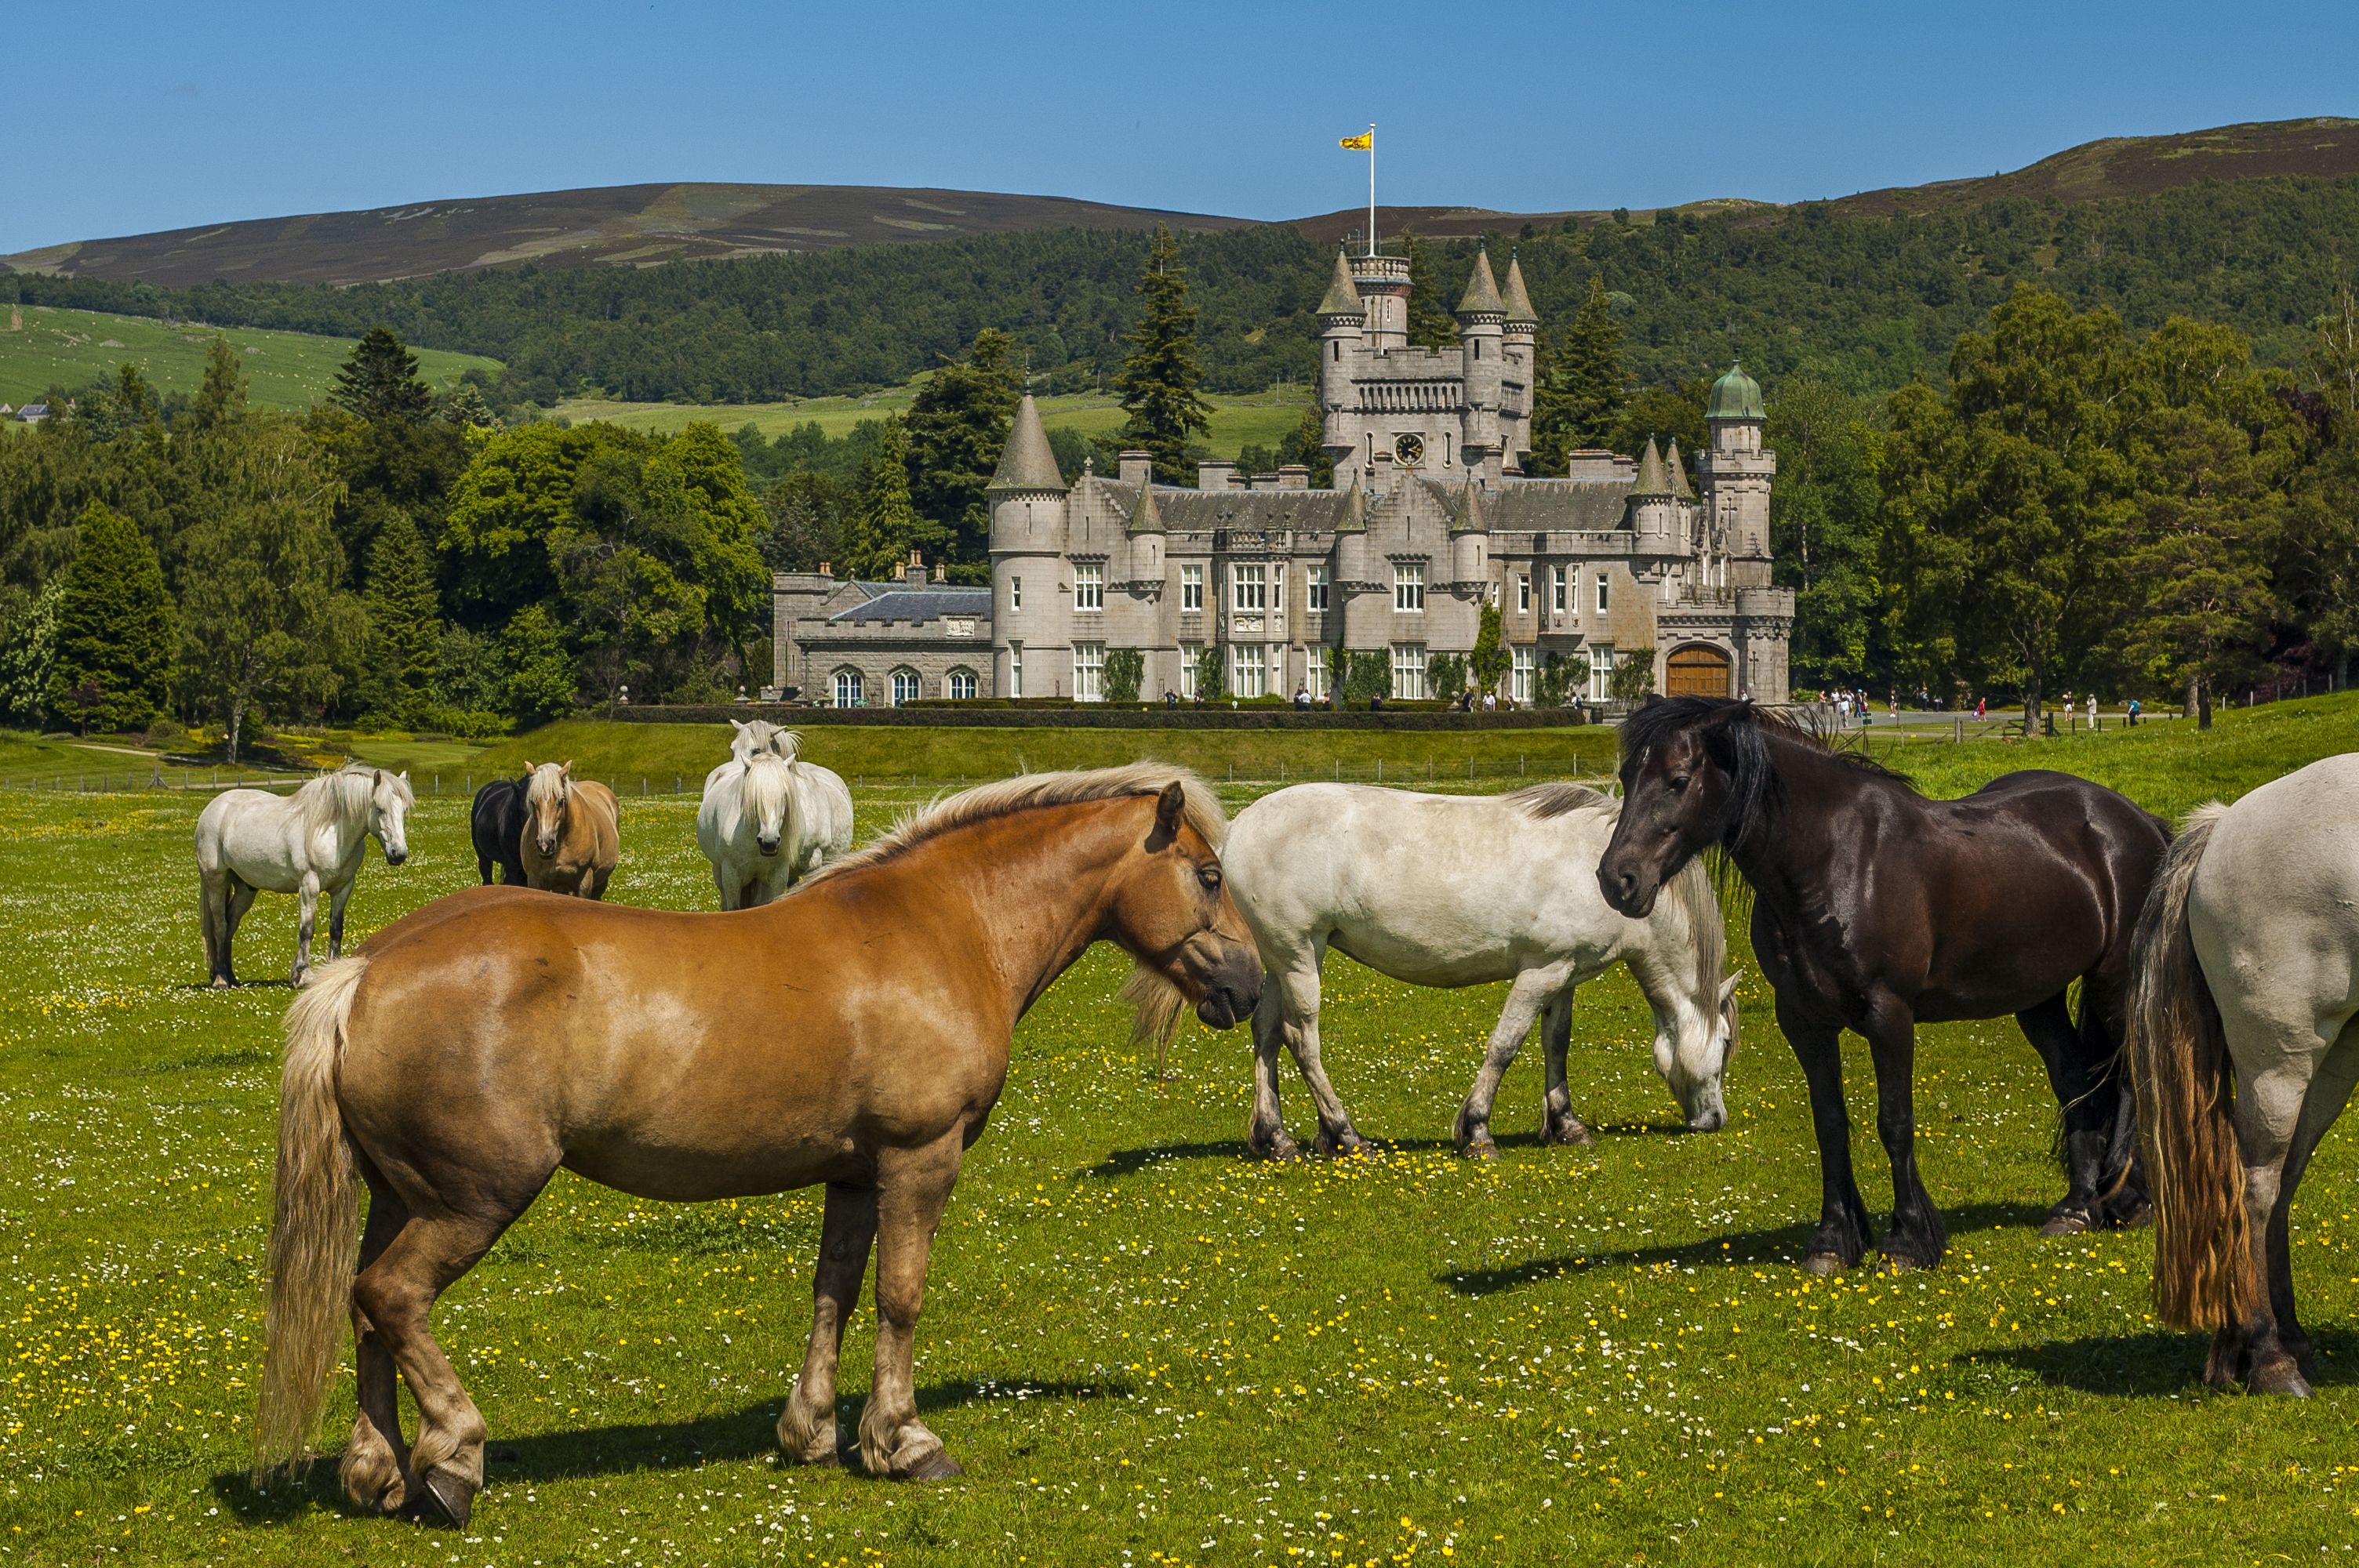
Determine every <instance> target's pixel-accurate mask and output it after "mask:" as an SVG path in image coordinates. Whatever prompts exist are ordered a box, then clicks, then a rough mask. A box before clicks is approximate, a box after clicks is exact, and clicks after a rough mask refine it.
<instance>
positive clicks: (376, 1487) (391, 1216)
mask: <svg viewBox="0 0 2359 1568" xmlns="http://www.w3.org/2000/svg"><path fill="white" fill-rule="evenodd" d="M362 1175H363V1177H364V1179H365V1180H366V1181H367V1183H368V1190H369V1211H368V1224H367V1225H366V1226H365V1227H364V1228H363V1229H362V1232H361V1254H360V1266H359V1269H358V1270H357V1271H355V1275H354V1277H355V1278H357V1277H358V1275H359V1274H363V1273H366V1272H367V1271H368V1270H369V1269H370V1267H371V1266H372V1265H374V1264H375V1262H376V1260H378V1259H379V1258H381V1257H383V1256H384V1255H385V1249H386V1248H387V1247H388V1246H390V1245H392V1243H393V1238H395V1237H396V1236H398V1235H399V1234H400V1233H401V1229H402V1227H404V1226H406V1225H408V1223H409V1214H408V1210H406V1209H404V1208H403V1207H402V1206H401V1204H400V1202H399V1200H398V1199H397V1198H395V1197H394V1195H393V1194H392V1192H391V1191H390V1190H389V1189H388V1188H387V1187H386V1184H384V1182H383V1181H382V1180H380V1179H379V1178H378V1177H377V1175H376V1174H375V1172H374V1171H372V1170H370V1169H368V1168H367V1165H366V1163H365V1162H364V1163H363V1169H362ZM352 1317H353V1353H354V1357H355V1359H356V1361H357V1363H358V1368H357V1369H358V1374H359V1376H358V1379H357V1380H358V1383H359V1395H360V1399H359V1409H358V1410H356V1411H354V1412H353V1436H352V1441H351V1442H349V1443H347V1444H344V1459H343V1463H342V1465H341V1466H339V1468H338V1475H339V1476H341V1477H342V1481H343V1483H344V1490H345V1492H347V1493H348V1494H350V1496H351V1498H352V1499H353V1501H354V1502H356V1503H358V1504H360V1506H361V1507H363V1508H364V1509H374V1510H375V1511H376V1512H378V1513H387V1514H389V1513H397V1512H399V1511H400V1509H401V1506H402V1504H403V1503H404V1502H405V1501H407V1500H408V1487H406V1486H405V1485H404V1484H403V1480H402V1477H403V1476H404V1474H405V1473H406V1472H407V1471H408V1466H409V1456H408V1450H407V1448H406V1446H405V1445H404V1444H403V1443H402V1440H401V1396H400V1392H399V1390H398V1389H397V1386H396V1384H395V1380H394V1379H395V1375H396V1374H395V1368H394V1363H393V1353H392V1352H391V1351H389V1350H387V1349H386V1346H385V1341H384V1339H383V1338H382V1337H381V1336H379V1335H378V1334H377V1332H376V1328H375V1325H374V1324H372V1323H371V1322H370V1321H369V1315H368V1314H367V1313H365V1312H364V1311H362V1310H361V1306H360V1303H359V1300H358V1298H355V1299H354V1300H353V1304H352Z"/></svg>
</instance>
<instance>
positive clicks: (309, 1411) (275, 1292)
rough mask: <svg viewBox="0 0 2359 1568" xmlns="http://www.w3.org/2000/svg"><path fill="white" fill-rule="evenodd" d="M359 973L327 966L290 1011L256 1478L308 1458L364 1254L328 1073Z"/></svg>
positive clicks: (362, 965) (359, 964)
mask: <svg viewBox="0 0 2359 1568" xmlns="http://www.w3.org/2000/svg"><path fill="white" fill-rule="evenodd" d="M367 970H368V959H367V958H365V957H359V956H355V957H349V958H339V959H337V960H336V961H335V962H333V963H332V964H328V965H324V966H322V967H321V968H318V969H315V970H313V971H312V980H311V985H310V989H307V990H305V991H304V992H303V994H302V995H301V996H299V997H297V998H296V999H295V1005H294V1006H292V1007H290V1008H288V1010H287V1025H286V1027H287V1054H286V1057H285V1059H284V1061H283V1063H282V1064H281V1065H280V1067H279V1072H278V1171H277V1201H276V1206H275V1212H274V1214H273V1216H272V1219H271V1226H270V1247H269V1252H268V1258H267V1274H268V1279H269V1296H268V1299H267V1301H266V1303H265V1305H264V1310H263V1360H262V1391H261V1398H260V1404H259V1408H258V1409H257V1410H256V1411H255V1422H254V1474H255V1477H256V1478H257V1479H258V1478H259V1477H260V1476H262V1475H263V1474H264V1473H266V1471H268V1470H269V1469H270V1468H271V1467H273V1466H274V1465H290V1466H291V1465H294V1464H296V1463H297V1462H298V1461H299V1460H300V1459H302V1458H303V1457H304V1456H305V1454H307V1453H308V1452H309V1450H310V1444H311V1436H312V1433H313V1432H314V1430H315V1429H316V1428H317V1427H318V1425H319V1421H320V1411H321V1409H322V1407H324V1406H325V1405H326V1403H327V1397H328V1379H329V1376H330V1374H331V1373H332V1372H333V1371H334V1369H335V1357H336V1353H337V1352H338V1351H339V1350H341V1349H342V1346H343V1328H344V1319H345V1315H346V1314H347V1313H348V1311H349V1310H350V1304H351V1301H352V1292H353V1268H354V1266H355V1264H356V1263H357V1262H358V1261H359V1254H360V1195H359V1193H358V1191H357V1190H356V1188H355V1186H354V1184H353V1157H352V1151H351V1148H350V1146H349V1145H348V1144H347V1142H346V1141H345V1137H344V1125H343V1113H342V1110H340V1109H339V1108H338V1107H337V1104H336V1075H337V1071H338V1069H339V1067H340V1066H341V1065H342V1060H343V1054H344V1035H345V1025H346V1021H347V1020H349V1019H350V1017H351V1016H352V1011H353V992H354V991H355V990H357V989H359V988H360V983H361V977H362V976H363V975H364V974H365V973H366V972H367Z"/></svg>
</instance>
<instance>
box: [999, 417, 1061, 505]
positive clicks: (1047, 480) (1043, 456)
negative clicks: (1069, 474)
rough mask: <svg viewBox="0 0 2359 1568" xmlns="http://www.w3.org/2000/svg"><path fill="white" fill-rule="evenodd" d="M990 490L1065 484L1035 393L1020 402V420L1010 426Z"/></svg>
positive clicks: (1018, 418)
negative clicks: (1005, 445)
mask: <svg viewBox="0 0 2359 1568" xmlns="http://www.w3.org/2000/svg"><path fill="white" fill-rule="evenodd" d="M985 488H986V489H989V490H1054V491H1062V490H1063V489H1064V488H1065V476H1064V475H1063V474H1061V473H1060V472H1058V471H1057V454H1056V453H1054V452H1052V451H1050V450H1049V432H1048V431H1047V430H1045V429H1043V428H1042V427H1041V425H1040V410H1039V408H1038V406H1035V405H1034V403H1033V401H1032V395H1031V394H1030V393H1028V392H1027V393H1026V394H1025V395H1024V401H1023V402H1021V403H1019V404H1017V405H1016V423H1015V424H1013V425H1011V426H1009V427H1008V430H1007V447H1006V450H1004V451H1002V452H1001V453H1000V454H999V469H998V471H997V472H995V473H994V474H993V475H992V476H991V483H990V484H989V485H988V486H986V487H985Z"/></svg>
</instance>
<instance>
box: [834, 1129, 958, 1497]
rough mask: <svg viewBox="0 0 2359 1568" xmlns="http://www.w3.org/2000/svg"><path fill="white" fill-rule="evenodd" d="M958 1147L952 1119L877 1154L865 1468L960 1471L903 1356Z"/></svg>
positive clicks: (884, 1472) (927, 1475)
mask: <svg viewBox="0 0 2359 1568" xmlns="http://www.w3.org/2000/svg"><path fill="white" fill-rule="evenodd" d="M965 1149H966V1129H965V1127H964V1126H963V1125H960V1126H955V1127H952V1128H951V1130H949V1131H947V1132H945V1133H943V1134H942V1135H941V1136H940V1138H937V1139H935V1140H934V1141H933V1142H931V1143H929V1144H926V1145H924V1146H923V1147H921V1148H917V1149H886V1150H882V1151H880V1152H878V1154H877V1159H876V1360H875V1370H874V1372H873V1373H872V1375H871V1377H870V1379H869V1384H868V1403H867V1405H866V1406H865V1407H864V1409H863V1410H862V1411H861V1412H860V1461H861V1464H862V1465H864V1466H865V1467H866V1468H867V1471H868V1473H869V1474H870V1475H872V1476H892V1477H893V1478H894V1479H896V1480H903V1481H941V1480H947V1479H949V1478H950V1477H951V1476H956V1475H959V1474H962V1472H961V1471H960V1469H959V1467H958V1465H956V1464H955V1463H954V1462H952V1460H951V1456H950V1455H949V1454H945V1453H943V1452H942V1440H941V1439H940V1438H939V1437H936V1436H935V1435H934V1434H933V1433H931V1432H929V1431H928V1430H927V1428H926V1423H925V1422H921V1421H919V1419H918V1396H917V1390H916V1388H915V1386H914V1384H913V1381H912V1377H913V1374H912V1368H911V1363H912V1359H913V1357H914V1352H915V1346H916V1341H917V1333H918V1311H919V1307H920V1306H921V1305H922V1304H923V1303H924V1301H925V1294H926V1259H927V1256H928V1254H929V1252H930V1251H931V1250H932V1248H933V1244H934V1227H936V1226H938V1225H940V1223H941V1217H942V1206H944V1205H945V1204H947V1203H949V1202H950V1196H951V1184H952V1183H954V1182H956V1181H957V1180H958V1169H959V1156H960V1155H961V1154H962V1153H963V1152H965Z"/></svg>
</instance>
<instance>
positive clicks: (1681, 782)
mask: <svg viewBox="0 0 2359 1568" xmlns="http://www.w3.org/2000/svg"><path fill="white" fill-rule="evenodd" d="M1687 787H1688V775H1687V774H1685V773H1673V774H1672V775H1671V793H1672V794H1673V795H1684V794H1686V793H1687Z"/></svg>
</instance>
